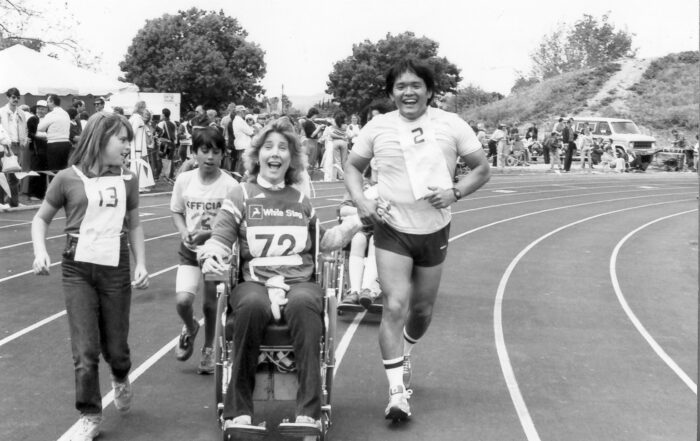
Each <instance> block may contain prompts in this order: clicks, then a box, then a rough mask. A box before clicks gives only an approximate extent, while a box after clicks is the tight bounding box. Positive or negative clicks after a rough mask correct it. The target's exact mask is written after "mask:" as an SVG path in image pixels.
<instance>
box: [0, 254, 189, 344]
mask: <svg viewBox="0 0 700 441" xmlns="http://www.w3.org/2000/svg"><path fill="white" fill-rule="evenodd" d="M175 268H177V265H174V266H171V267H168V268H165V269H162V270H160V271H158V272H155V273H153V274H150V275H149V278H152V277H157V276H160V275H161V274H163V273H166V272H168V271H171V270H173V269H175ZM64 315H66V310H65V309H64V310H63V311H61V312H57V313H56V314H54V315H52V316H49V317H46V318H45V319H44V320H41V321H38V322H36V323H34V324H33V325H31V326H27V327H26V328H24V329H22V330H20V331H17V332H15V333H14V334H12V335H8V336H7V337H5V338H3V339H2V340H0V347H2V346H3V345H4V344H6V343H9V342H11V341H12V340H16V339H18V338H20V337H21V336H23V335H24V334H27V333H29V332H31V331H33V330H35V329H37V328H39V327H41V326H44V325H45V324H47V323H51V322H52V321H54V320H56V319H57V318H59V317H63V316H64Z"/></svg>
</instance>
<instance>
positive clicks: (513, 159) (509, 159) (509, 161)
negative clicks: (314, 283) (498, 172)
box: [506, 155, 518, 167]
mask: <svg viewBox="0 0 700 441" xmlns="http://www.w3.org/2000/svg"><path fill="white" fill-rule="evenodd" d="M506 165H508V166H509V167H514V166H516V165H518V160H517V159H516V157H515V156H513V155H511V156H508V157H507V158H506Z"/></svg>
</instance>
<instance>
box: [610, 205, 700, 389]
mask: <svg viewBox="0 0 700 441" xmlns="http://www.w3.org/2000/svg"><path fill="white" fill-rule="evenodd" d="M695 211H698V209H697V208H695V209H693V210H688V211H682V212H680V213H675V214H669V215H668V216H664V217H661V218H659V219H656V220H653V221H651V222H648V223H646V224H644V225H642V226H641V227H639V228H636V229H635V230H633V231H631V232H630V233H629V234H627V235H626V236H625V237H623V238H622V240H620V242H618V244H617V245H616V246H615V249H614V250H613V252H612V255H611V256H610V279H611V280H612V284H613V288H614V289H615V295H616V296H617V300H618V301H619V302H620V305H621V306H622V309H623V310H624V311H625V314H627V317H628V318H629V319H630V321H631V322H632V324H633V325H634V327H635V328H637V331H639V333H640V334H641V335H642V337H644V340H646V341H647V343H649V346H651V348H652V349H653V350H654V352H656V355H658V356H659V357H660V358H661V360H663V361H664V363H666V365H668V367H670V368H671V370H672V371H673V372H675V373H676V375H678V377H679V378H680V379H681V381H683V383H685V385H686V386H688V387H689V388H690V390H692V391H693V393H694V394H695V395H697V394H698V386H697V384H695V382H694V381H693V380H691V379H690V377H689V376H688V374H686V373H685V372H684V371H683V369H681V368H680V366H678V364H676V362H675V361H673V359H672V358H671V357H670V356H669V355H668V354H667V353H666V351H664V350H663V348H662V347H661V345H659V344H658V343H657V342H656V340H654V337H652V336H651V334H650V333H649V332H648V331H647V330H646V328H645V327H644V325H642V322H641V321H640V320H639V319H638V318H637V316H636V315H635V314H634V312H633V311H632V308H630V306H629V304H628V303H627V300H626V299H625V296H624V294H623V293H622V290H621V289H620V283H619V281H618V279H617V255H618V254H619V252H620V248H622V245H624V243H625V242H627V239H629V238H630V237H632V236H633V235H635V234H636V233H638V232H639V231H641V230H643V229H644V228H646V227H648V226H650V225H653V224H655V223H657V222H661V221H663V220H666V219H669V218H672V217H675V216H680V215H683V214H688V213H693V212H695Z"/></svg>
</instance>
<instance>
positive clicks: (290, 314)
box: [224, 282, 323, 419]
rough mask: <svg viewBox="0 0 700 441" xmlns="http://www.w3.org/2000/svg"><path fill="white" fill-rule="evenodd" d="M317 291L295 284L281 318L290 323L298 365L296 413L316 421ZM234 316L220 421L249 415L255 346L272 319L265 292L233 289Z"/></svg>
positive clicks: (251, 285) (249, 286)
mask: <svg viewBox="0 0 700 441" xmlns="http://www.w3.org/2000/svg"><path fill="white" fill-rule="evenodd" d="M322 295H323V294H322V292H321V287H320V286H319V285H317V284H315V283H310V282H305V283H297V284H294V285H292V286H291V288H290V290H289V292H288V293H287V299H289V303H287V305H286V306H285V309H284V317H285V319H286V321H287V323H288V324H289V329H290V332H291V334H292V341H293V346H294V359H295V361H296V365H297V376H298V379H299V389H298V390H297V404H296V414H297V416H298V415H305V416H310V417H313V418H314V419H318V418H320V416H321V377H320V369H321V368H320V353H319V352H320V351H319V342H320V341H321V336H322V334H323V320H322V314H323V311H322V309H323V301H322ZM231 306H232V310H233V313H232V314H231V316H230V318H231V319H232V321H233V325H232V326H233V346H234V348H235V350H234V351H235V352H234V361H233V372H232V373H231V382H230V383H229V387H228V392H227V394H226V401H225V403H224V418H227V419H229V418H235V417H237V416H239V415H251V416H252V415H253V389H254V388H255V372H256V370H257V366H258V355H259V353H260V343H261V341H262V338H263V333H264V331H265V327H266V326H267V324H268V323H269V322H270V321H271V320H272V311H271V310H270V300H269V298H268V296H267V288H265V286H263V285H261V284H259V283H255V282H243V283H241V284H239V285H238V286H236V288H235V289H234V290H233V293H232V296H231Z"/></svg>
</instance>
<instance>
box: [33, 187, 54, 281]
mask: <svg viewBox="0 0 700 441" xmlns="http://www.w3.org/2000/svg"><path fill="white" fill-rule="evenodd" d="M56 212H58V208H56V207H54V206H53V205H51V204H49V203H48V202H46V200H44V201H43V202H42V203H41V206H40V207H39V210H38V211H37V213H36V214H35V215H34V219H32V246H33V247H34V263H33V264H32V269H33V270H34V274H37V275H48V274H49V268H50V267H51V258H50V257H49V253H48V251H46V231H47V230H48V229H49V223H50V222H51V219H53V217H54V216H55V215H56ZM44 219H49V221H48V222H47V221H46V220H44Z"/></svg>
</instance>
